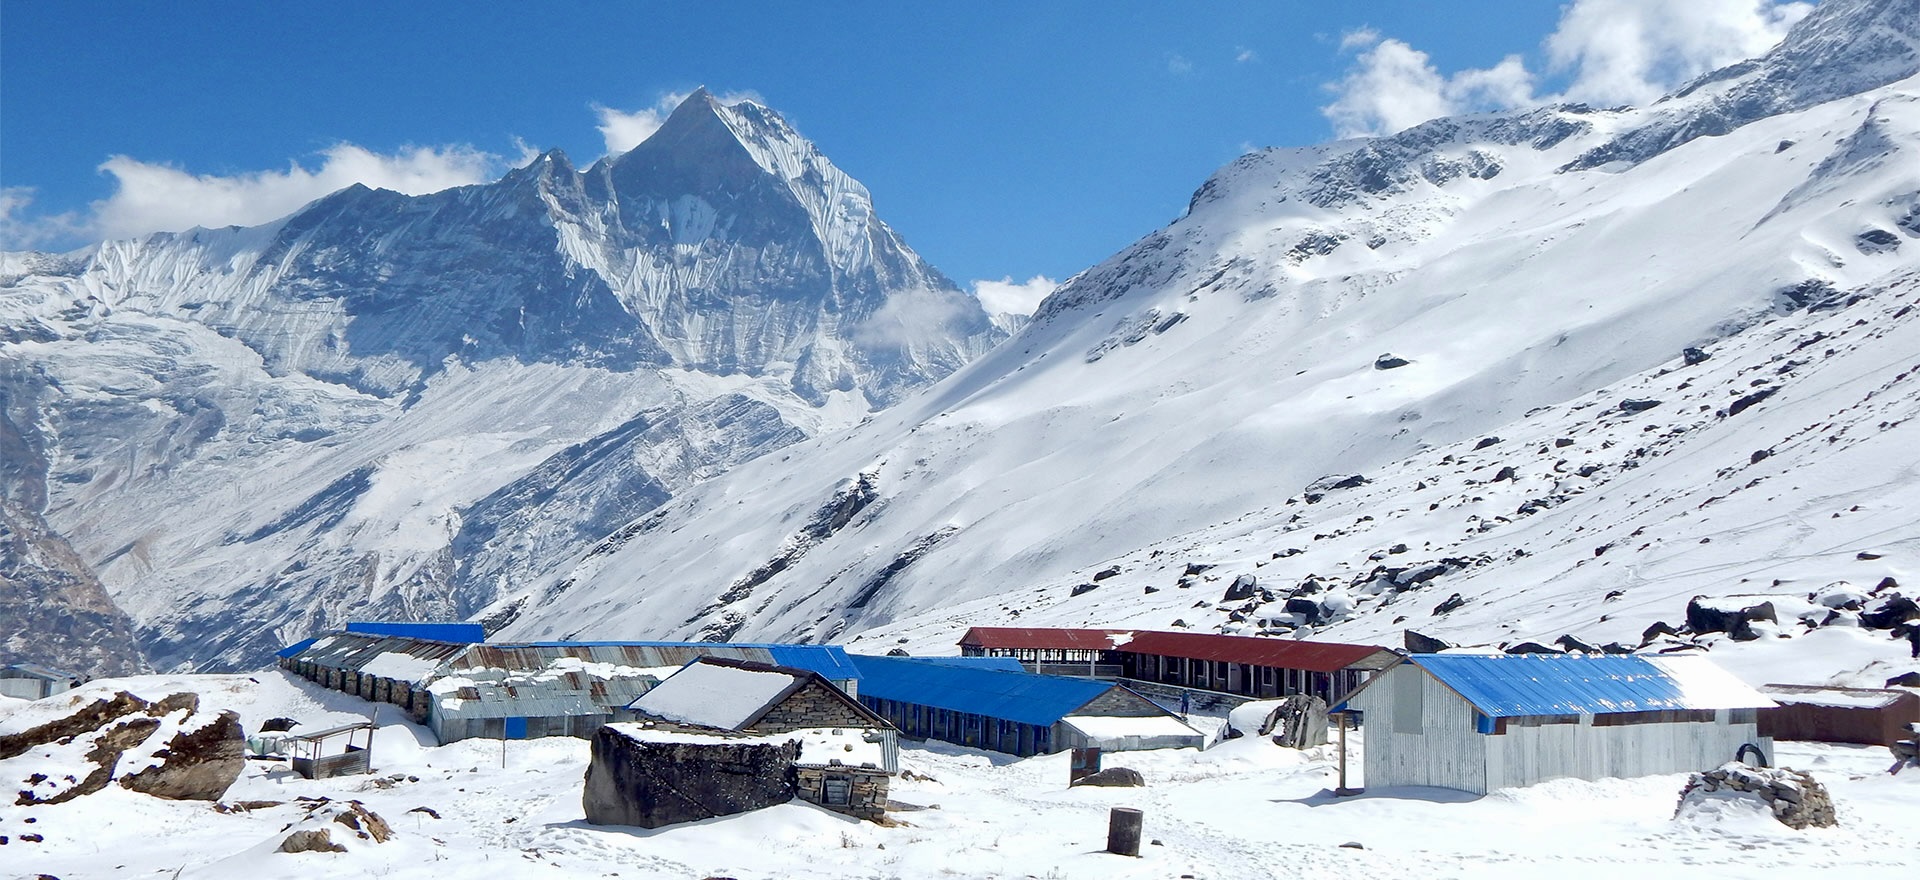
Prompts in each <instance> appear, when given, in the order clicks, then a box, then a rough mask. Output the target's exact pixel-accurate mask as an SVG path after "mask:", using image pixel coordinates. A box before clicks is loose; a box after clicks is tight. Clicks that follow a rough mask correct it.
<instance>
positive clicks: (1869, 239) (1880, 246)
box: [1853, 229, 1900, 255]
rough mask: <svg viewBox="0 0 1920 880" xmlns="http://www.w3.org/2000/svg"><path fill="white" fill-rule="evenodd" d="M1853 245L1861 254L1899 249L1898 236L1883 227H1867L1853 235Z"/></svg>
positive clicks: (1883, 252)
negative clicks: (1865, 229) (1867, 228)
mask: <svg viewBox="0 0 1920 880" xmlns="http://www.w3.org/2000/svg"><path fill="white" fill-rule="evenodd" d="M1853 246H1854V247H1856V248H1859V249H1860V252H1861V253H1863V254H1869V255H1871V254H1885V253H1891V252H1893V251H1897V250H1899V249H1900V236H1897V235H1894V234H1893V233H1891V232H1888V231H1887V230H1885V229H1869V230H1867V231H1865V232H1862V233H1860V234H1859V235H1856V236H1854V237H1853Z"/></svg>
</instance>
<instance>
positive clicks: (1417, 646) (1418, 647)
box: [1400, 630, 1454, 654]
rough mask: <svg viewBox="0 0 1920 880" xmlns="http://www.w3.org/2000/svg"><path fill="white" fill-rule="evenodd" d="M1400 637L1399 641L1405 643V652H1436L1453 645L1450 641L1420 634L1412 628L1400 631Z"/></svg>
mask: <svg viewBox="0 0 1920 880" xmlns="http://www.w3.org/2000/svg"><path fill="white" fill-rule="evenodd" d="M1400 638H1401V641H1402V642H1404V643H1405V644H1406V646H1407V653H1409V654H1438V653H1440V652H1441V651H1445V650H1447V649H1448V648H1451V647H1454V645H1453V644H1452V643H1449V642H1446V641H1442V640H1440V639H1436V638H1434V637H1432V636H1427V635H1421V634H1420V633H1417V632H1414V631H1413V630H1407V631H1405V632H1403V633H1401V634H1400Z"/></svg>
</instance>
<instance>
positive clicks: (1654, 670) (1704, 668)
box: [1407, 654, 1774, 718]
mask: <svg viewBox="0 0 1920 880" xmlns="http://www.w3.org/2000/svg"><path fill="white" fill-rule="evenodd" d="M1407 662H1408V663H1411V664H1413V665H1415V666H1418V667H1420V668H1421V669H1424V670H1426V671H1427V672H1428V673H1430V674H1432V675H1433V677H1434V678H1437V679H1439V680H1440V681H1441V683H1442V684H1445V685H1446V686H1447V687H1449V688H1451V689H1452V690H1453V691H1454V692H1455V693H1457V694H1459V695H1460V696H1461V697H1462V698H1464V699H1466V701H1467V702H1469V703H1472V704H1473V707H1474V708H1475V709H1477V710H1479V712H1480V714H1482V715H1486V716H1487V717H1490V718H1514V717H1522V716H1531V715H1607V714H1614V713H1621V712H1658V711H1670V710H1685V709H1758V708H1764V707H1767V706H1772V705H1774V702H1773V700H1770V699H1768V698H1767V697H1766V696H1765V695H1764V694H1761V693H1760V692H1759V691H1756V690H1754V689H1753V688H1752V687H1750V686H1748V685H1747V684H1746V683H1745V682H1742V681H1740V680H1739V679H1737V678H1734V677H1733V675H1732V674H1730V673H1728V672H1727V671H1726V670H1723V669H1721V668H1720V667H1718V666H1715V665H1714V664H1713V662H1712V661H1710V660H1707V659H1706V658H1705V657H1642V656H1627V655H1602V656H1594V655H1576V654H1415V655H1414V656H1412V657H1409V658H1407Z"/></svg>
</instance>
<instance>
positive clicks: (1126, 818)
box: [1107, 807, 1146, 856]
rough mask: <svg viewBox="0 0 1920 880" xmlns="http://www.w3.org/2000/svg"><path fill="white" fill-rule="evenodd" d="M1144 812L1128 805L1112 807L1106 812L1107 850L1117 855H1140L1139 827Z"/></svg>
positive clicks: (1144, 821)
mask: <svg viewBox="0 0 1920 880" xmlns="http://www.w3.org/2000/svg"><path fill="white" fill-rule="evenodd" d="M1144 824H1146V814H1144V813H1142V812H1140V811H1139V810H1135V809H1132V808H1130V807H1114V808H1113V812H1111V813H1108V814H1107V852H1110V853H1113V854H1114V855H1117V856H1138V855H1140V827H1141V826H1142V825H1144Z"/></svg>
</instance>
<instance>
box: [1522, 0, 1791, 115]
mask: <svg viewBox="0 0 1920 880" xmlns="http://www.w3.org/2000/svg"><path fill="white" fill-rule="evenodd" d="M1812 10H1813V4H1811V3H1800V2H1778V0H1686V2H1684V3H1674V2H1671V0H1575V2H1574V3H1573V4H1572V5H1571V6H1568V7H1567V8H1566V10H1565V11H1564V12H1563V13H1562V14H1561V16H1560V24H1559V26H1558V27H1557V28H1556V29H1555V30H1554V32H1553V34H1552V35H1551V36H1549V37H1547V41H1546V50H1547V58H1548V61H1549V63H1550V64H1551V65H1552V66H1553V69H1555V70H1560V71H1568V72H1571V73H1572V75H1573V80H1572V82H1571V84H1570V85H1569V86H1568V87H1567V91H1566V95H1565V97H1566V98H1567V99H1569V100H1575V101H1589V102H1592V103H1596V104H1603V105H1613V104H1639V103H1645V102H1647V101H1651V100H1653V99H1654V98H1658V97H1659V96H1660V95H1662V94H1664V93H1666V92H1667V91H1668V90H1670V89H1672V88H1673V87H1675V86H1677V85H1680V84H1681V83H1684V82H1686V81H1687V80H1690V79H1692V78H1694V77H1696V76H1699V75H1700V74H1702V73H1706V72H1707V71H1709V70H1713V69H1715V68H1719V67H1724V66H1726V65H1728V64H1732V63H1733V62H1735V61H1739V60H1741V59H1744V58H1752V57H1754V56H1756V55H1760V54H1763V53H1765V52H1766V51H1767V49H1769V48H1771V47H1772V46H1773V45H1774V44H1776V43H1778V42H1780V38H1781V37H1783V36H1785V35H1786V33H1787V28H1789V27H1792V26H1793V24H1794V22H1797V21H1799V20H1800V19H1801V18H1803V17H1805V16H1806V14H1807V13H1808V12H1811V11H1812Z"/></svg>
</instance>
